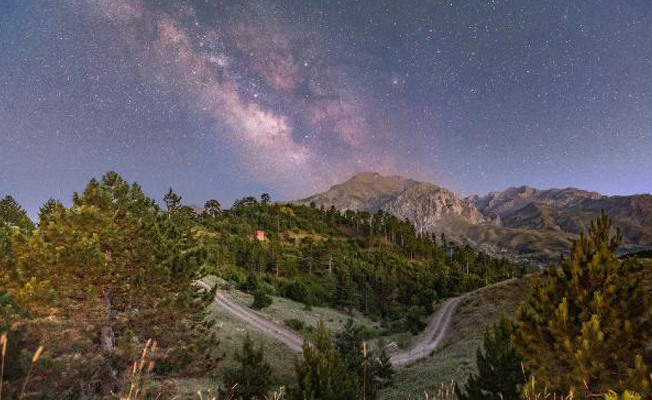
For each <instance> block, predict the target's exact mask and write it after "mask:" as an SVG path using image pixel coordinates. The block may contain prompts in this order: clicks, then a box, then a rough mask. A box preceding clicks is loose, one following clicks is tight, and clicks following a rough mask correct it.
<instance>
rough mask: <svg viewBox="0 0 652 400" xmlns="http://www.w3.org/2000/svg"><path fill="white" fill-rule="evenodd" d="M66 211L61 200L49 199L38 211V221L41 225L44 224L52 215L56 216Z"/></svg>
mask: <svg viewBox="0 0 652 400" xmlns="http://www.w3.org/2000/svg"><path fill="white" fill-rule="evenodd" d="M63 209H64V206H63V204H62V203H61V202H60V201H59V200H55V199H53V198H49V199H48V201H46V202H45V204H43V205H42V206H41V208H39V210H38V219H39V223H40V224H43V223H45V222H47V219H48V217H49V216H50V215H52V214H54V213H55V212H57V211H62V210H63Z"/></svg>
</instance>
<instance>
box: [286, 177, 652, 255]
mask: <svg viewBox="0 0 652 400" xmlns="http://www.w3.org/2000/svg"><path fill="white" fill-rule="evenodd" d="M295 203H299V204H310V203H315V204H316V205H318V206H324V207H331V206H334V207H335V208H337V209H339V210H355V211H361V210H366V211H369V212H372V213H373V212H376V211H378V210H383V211H386V212H388V213H391V214H392V215H394V216H396V217H398V218H401V219H408V220H410V221H411V222H412V223H413V224H414V225H415V226H416V228H417V230H418V231H420V232H434V233H437V234H439V233H446V235H447V236H449V237H450V238H451V239H453V240H455V241H457V242H459V243H465V244H470V245H472V246H474V247H476V248H480V249H482V250H484V251H486V252H488V253H492V254H503V255H505V256H508V257H527V258H529V259H538V260H541V261H546V260H549V259H551V258H555V257H558V256H559V254H562V253H567V252H568V250H569V249H570V245H571V243H572V240H573V239H574V238H576V237H577V235H579V234H580V233H581V232H583V231H586V230H587V229H588V228H589V227H590V224H591V221H592V220H595V218H596V217H597V216H599V215H600V212H601V210H604V211H605V212H606V213H607V214H608V215H610V216H611V217H612V218H613V220H614V223H615V225H616V226H617V227H619V228H620V229H621V232H622V234H623V238H624V241H623V248H624V249H627V250H638V249H643V248H647V247H652V195H650V194H641V195H632V196H605V195H602V194H600V193H597V192H591V191H586V190H580V189H575V188H566V189H548V190H540V189H536V188H532V187H527V186H521V187H511V188H508V189H506V190H504V191H496V192H491V193H489V194H487V195H486V196H477V195H476V196H471V197H467V198H463V197H461V196H458V195H456V194H455V193H453V192H451V191H450V190H448V189H445V188H442V187H440V186H437V185H434V184H431V183H427V182H419V181H415V180H412V179H409V178H405V177H402V176H382V175H380V174H378V173H375V172H365V173H362V174H358V175H355V176H354V177H352V178H351V179H349V180H348V181H346V182H344V183H341V184H338V185H335V186H333V187H332V188H330V189H329V190H328V191H326V192H324V193H319V194H316V195H313V196H311V197H308V198H306V199H303V200H298V201H295Z"/></svg>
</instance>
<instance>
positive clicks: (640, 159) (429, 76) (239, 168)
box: [0, 0, 652, 214]
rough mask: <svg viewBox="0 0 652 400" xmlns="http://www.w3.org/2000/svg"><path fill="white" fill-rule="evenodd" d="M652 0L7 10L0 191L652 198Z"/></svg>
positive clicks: (80, 5) (25, 2)
mask: <svg viewBox="0 0 652 400" xmlns="http://www.w3.org/2000/svg"><path fill="white" fill-rule="evenodd" d="M650 38H652V5H651V4H650V3H649V2H648V1H644V0H641V1H611V0H609V1H606V0H605V1H600V0H590V1H589V0H586V1H573V2H562V1H550V2H545V4H544V3H542V2H529V1H480V2H476V1H470V0H469V1H454V2H438V1H415V2H409V3H406V2H399V1H391V2H390V1H339V2H338V1H319V2H317V1H315V2H311V1H212V0H202V1H152V0H66V1H57V2H48V3H43V2H38V1H35V0H20V1H18V0H8V1H4V2H3V3H2V4H1V5H0V195H4V194H6V193H11V194H12V195H14V196H15V197H16V198H18V199H19V200H20V201H21V202H22V203H24V204H25V205H26V206H27V207H28V208H29V209H30V212H31V213H32V214H33V213H34V210H35V209H36V208H37V207H38V204H39V203H41V202H42V201H44V200H45V199H47V198H48V197H50V196H53V197H58V198H61V199H63V200H66V199H68V198H69V194H70V193H71V192H72V191H73V190H80V189H82V188H83V184H84V182H85V181H87V180H88V179H89V178H90V177H93V176H100V175H101V174H102V173H103V172H105V171H108V170H116V171H118V172H120V173H122V174H123V175H125V177H126V178H127V179H129V180H137V181H139V182H140V183H142V184H143V185H144V187H145V189H146V190H147V191H148V192H149V193H150V194H152V195H153V196H155V197H160V194H161V193H163V192H164V191H165V190H166V188H167V187H169V186H173V187H174V188H175V189H176V190H177V191H178V192H180V193H181V194H182V195H183V196H184V197H185V199H186V200H187V201H188V202H190V203H195V204H201V203H202V202H203V201H204V200H206V199H208V198H218V199H220V200H221V201H223V202H224V203H226V204H228V203H230V202H232V201H233V200H234V199H235V198H237V197H239V196H243V195H247V194H258V193H261V192H263V191H268V192H271V193H272V195H273V197H275V198H292V197H299V196H302V195H306V194H309V193H311V192H313V191H316V190H320V189H324V188H325V187H326V186H328V185H330V184H332V183H335V182H338V181H341V180H343V179H345V178H347V177H349V176H350V175H352V174H353V173H355V172H359V171H362V170H376V171H379V172H383V173H398V174H404V175H410V176H412V177H415V178H420V179H425V180H430V181H433V182H435V183H440V184H442V185H444V186H447V187H449V188H451V189H453V190H456V191H461V192H464V193H482V192H486V191H489V190H493V189H502V188H504V187H507V186H510V185H520V184H529V185H534V186H539V187H546V188H547V187H553V186H564V187H565V186H579V187H582V188H587V189H594V190H599V191H603V192H606V193H632V192H649V191H650V190H652V39H650Z"/></svg>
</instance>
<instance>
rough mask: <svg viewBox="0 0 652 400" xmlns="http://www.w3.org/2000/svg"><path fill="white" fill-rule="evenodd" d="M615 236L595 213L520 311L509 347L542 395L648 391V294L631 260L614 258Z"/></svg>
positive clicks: (651, 337)
mask: <svg viewBox="0 0 652 400" xmlns="http://www.w3.org/2000/svg"><path fill="white" fill-rule="evenodd" d="M620 240H621V237H620V232H618V231H616V233H615V234H612V230H611V221H610V220H609V218H608V217H607V216H606V215H604V214H603V215H602V216H601V217H600V218H599V219H598V220H597V222H596V223H595V224H592V225H591V229H590V230H589V235H588V236H584V235H581V236H580V239H579V240H578V241H576V242H575V243H574V245H573V248H572V252H571V256H570V259H566V260H562V262H561V269H560V270H557V269H555V268H550V269H549V270H548V272H547V274H546V277H544V278H542V279H540V280H539V281H538V282H537V284H536V285H535V288H534V290H533V292H532V295H531V296H530V297H529V298H528V299H527V301H526V302H525V303H524V304H523V305H522V306H521V307H520V309H519V312H518V315H517V317H516V321H517V322H518V326H519V329H518V333H517V334H516V336H515V337H516V344H517V346H518V348H519V351H520V352H521V354H523V357H524V360H525V364H526V366H527V369H528V371H529V372H530V373H532V374H533V375H534V376H536V378H537V380H539V381H540V383H541V384H542V385H544V386H545V387H547V388H548V389H549V390H551V391H554V392H557V393H565V392H567V391H568V390H569V389H570V390H572V391H573V392H574V393H575V395H576V397H577V398H591V397H593V396H594V394H596V393H598V394H599V393H606V392H607V391H608V390H610V389H613V390H618V391H623V390H626V389H630V390H636V391H638V392H639V393H641V394H643V395H644V396H649V394H650V392H651V387H650V376H649V368H648V366H647V365H646V363H649V361H650V360H647V361H646V360H644V359H643V356H644V355H645V349H646V346H648V345H649V344H650V343H651V340H652V329H651V326H650V323H651V322H652V321H651V320H650V316H649V312H648V311H649V305H650V295H649V293H646V292H645V290H644V286H643V284H642V283H641V281H640V279H639V278H638V277H637V276H636V275H635V274H634V272H635V270H636V268H637V267H638V266H639V264H638V263H636V262H622V261H621V260H619V259H618V258H617V257H616V250H617V249H618V246H619V244H620Z"/></svg>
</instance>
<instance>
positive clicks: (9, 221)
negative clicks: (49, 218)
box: [0, 196, 34, 231]
mask: <svg viewBox="0 0 652 400" xmlns="http://www.w3.org/2000/svg"><path fill="white" fill-rule="evenodd" d="M0 224H5V225H11V226H14V227H16V228H19V229H21V230H23V231H31V230H32V229H34V223H33V222H32V221H31V220H30V219H29V217H28V216H27V212H26V211H25V210H24V209H23V208H22V207H21V206H20V204H18V202H17V201H16V200H14V198H13V197H11V196H6V197H5V198H4V199H2V200H0Z"/></svg>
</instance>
